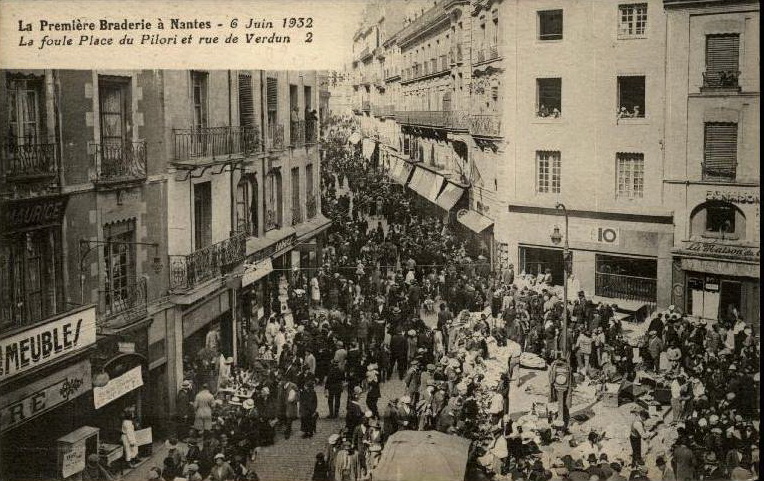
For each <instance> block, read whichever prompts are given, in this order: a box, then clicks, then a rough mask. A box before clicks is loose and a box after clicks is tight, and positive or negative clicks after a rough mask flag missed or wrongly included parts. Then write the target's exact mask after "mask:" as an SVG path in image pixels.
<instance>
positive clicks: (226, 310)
mask: <svg viewBox="0 0 764 481" xmlns="http://www.w3.org/2000/svg"><path fill="white" fill-rule="evenodd" d="M230 292H231V291H230V290H228V289H224V290H219V291H217V292H216V293H215V294H214V295H210V296H208V297H207V298H206V299H205V300H202V301H198V302H196V303H195V304H192V305H191V306H189V307H188V308H187V309H186V310H184V311H183V321H182V322H183V359H184V372H187V371H188V370H189V369H190V367H191V366H189V365H188V364H187V361H191V362H193V363H195V364H196V379H195V381H196V385H197V386H199V385H201V384H203V383H207V384H208V385H209V387H210V389H212V390H213V391H214V390H215V388H216V387H217V374H218V361H219V356H220V354H222V355H223V356H225V357H229V356H233V336H234V334H233V321H232V317H231V308H230V295H231V294H230Z"/></svg>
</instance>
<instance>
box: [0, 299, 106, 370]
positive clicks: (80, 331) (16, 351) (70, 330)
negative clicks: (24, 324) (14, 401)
mask: <svg viewBox="0 0 764 481" xmlns="http://www.w3.org/2000/svg"><path fill="white" fill-rule="evenodd" d="M95 342H96V313H95V307H89V308H87V309H84V310H81V311H78V312H76V313H73V314H69V315H67V316H64V317H60V318H58V319H55V320H53V321H50V322H47V323H45V324H42V325H38V326H35V327H33V328H31V329H27V330H26V331H22V332H20V333H18V334H14V335H12V336H8V337H6V338H5V339H2V340H0V381H5V380H6V379H9V378H11V377H13V376H15V375H17V374H19V373H22V372H24V371H29V370H30V369H33V368H36V367H39V366H42V365H43V364H46V363H48V362H50V361H52V360H54V359H57V358H60V357H62V356H65V355H66V354H69V353H71V352H75V351H79V350H80V349H84V348H86V347H88V346H91V345H93V344H95Z"/></svg>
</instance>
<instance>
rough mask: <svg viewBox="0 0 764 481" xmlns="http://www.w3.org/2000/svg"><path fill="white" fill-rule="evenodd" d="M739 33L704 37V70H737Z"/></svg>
mask: <svg viewBox="0 0 764 481" xmlns="http://www.w3.org/2000/svg"><path fill="white" fill-rule="evenodd" d="M739 52H740V35H738V34H725V35H709V36H707V37H706V70H707V71H709V72H719V71H724V70H729V71H733V72H737V71H738V60H739V56H740V53H739Z"/></svg>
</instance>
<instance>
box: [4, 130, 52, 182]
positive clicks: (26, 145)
mask: <svg viewBox="0 0 764 481" xmlns="http://www.w3.org/2000/svg"><path fill="white" fill-rule="evenodd" d="M2 172H3V174H4V175H5V177H6V178H14V177H16V178H25V177H49V176H50V177H52V176H55V175H56V173H58V149H57V148H56V144H43V143H37V142H35V141H34V139H27V138H23V137H22V138H16V137H11V138H9V140H8V145H7V147H6V149H5V159H4V162H3V165H2Z"/></svg>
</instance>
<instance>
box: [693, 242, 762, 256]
mask: <svg viewBox="0 0 764 481" xmlns="http://www.w3.org/2000/svg"><path fill="white" fill-rule="evenodd" d="M684 250H686V251H690V252H695V253H698V254H703V255H711V256H718V257H732V258H736V259H742V260H750V261H758V260H759V256H760V252H761V249H760V248H758V247H749V246H740V245H728V244H719V243H716V242H698V241H686V242H685V247H684Z"/></svg>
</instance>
